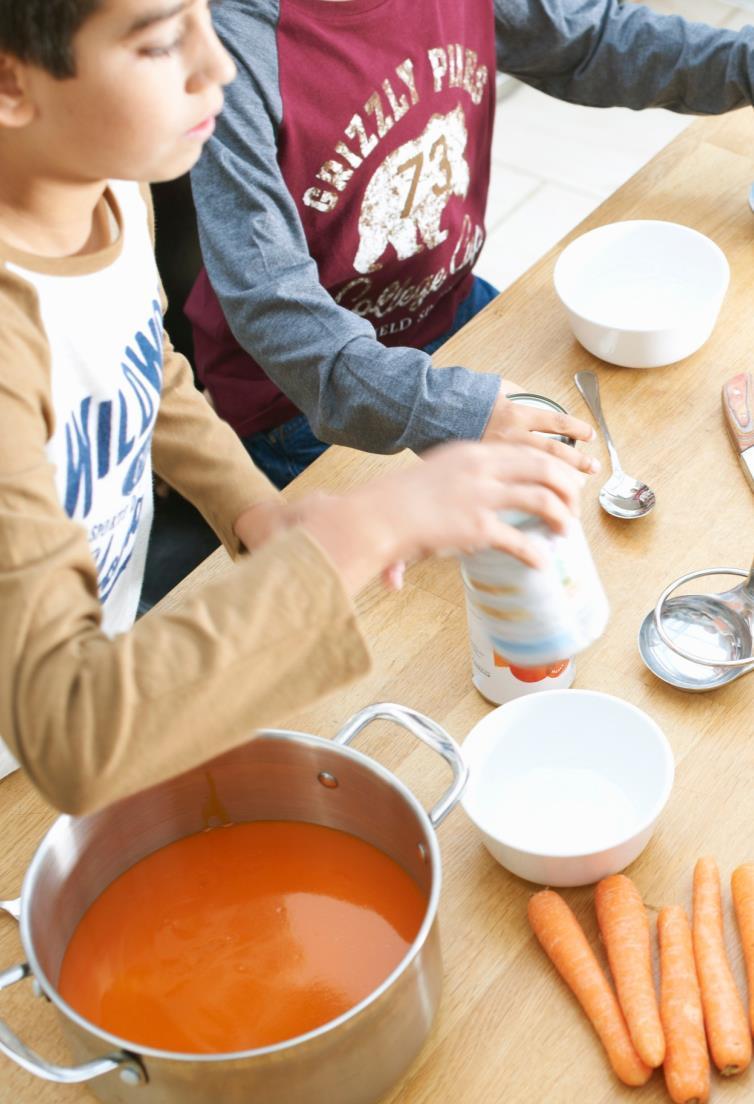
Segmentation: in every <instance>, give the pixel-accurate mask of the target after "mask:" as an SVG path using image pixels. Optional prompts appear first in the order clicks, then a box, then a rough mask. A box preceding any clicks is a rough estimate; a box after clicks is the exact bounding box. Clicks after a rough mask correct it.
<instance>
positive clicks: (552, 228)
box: [475, 0, 754, 290]
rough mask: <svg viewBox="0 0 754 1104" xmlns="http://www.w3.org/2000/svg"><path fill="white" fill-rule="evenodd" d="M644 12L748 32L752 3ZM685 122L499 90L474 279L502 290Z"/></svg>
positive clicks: (716, 2)
mask: <svg viewBox="0 0 754 1104" xmlns="http://www.w3.org/2000/svg"><path fill="white" fill-rule="evenodd" d="M650 6H651V7H653V8H655V9H656V10H658V11H662V12H669V13H675V14H680V15H683V16H685V17H686V18H687V19H697V20H703V21H705V22H707V23H713V24H715V25H716V26H724V27H728V28H732V29H737V28H739V27H742V26H743V25H744V24H746V23H754V0H738V3H737V4H732V3H728V2H723V0H650ZM747 6H748V8H749V10H748V11H746V10H742V9H745V8H746V7H747ZM690 121H691V119H690V117H689V116H683V115H674V114H673V113H672V112H669V111H660V110H651V111H639V112H636V111H629V110H627V109H625V108H607V109H600V108H592V107H576V106H574V105H572V104H566V103H562V102H560V101H559V100H553V99H551V98H550V97H549V96H545V95H543V94H542V93H541V92H535V91H534V90H533V89H531V88H527V87H526V86H524V85H519V84H515V83H510V84H508V85H506V86H505V88H504V91H503V93H502V96H501V99H500V102H499V103H498V109H497V120H496V123H495V135H494V139H493V144H492V177H491V181H490V197H489V203H488V207H487V235H488V237H487V242H486V244H485V247H484V249H483V251H482V255H481V257H480V259H479V261H478V262H477V265H476V267H475V271H476V272H477V273H478V275H480V276H483V277H484V278H485V279H487V280H489V281H490V283H492V284H494V285H495V286H496V287H497V288H499V289H500V290H502V289H503V288H505V287H507V286H508V285H509V284H511V283H512V282H513V281H514V280H515V279H516V278H517V277H518V276H520V275H521V273H522V272H525V271H526V269H527V268H529V266H530V265H531V264H533V262H534V261H536V260H537V259H538V258H539V257H541V256H542V254H543V253H546V252H547V250H548V249H550V248H551V247H552V246H553V245H554V244H555V243H556V242H557V241H559V240H560V239H561V238H562V237H563V235H564V234H566V233H567V232H568V231H569V230H571V229H572V227H574V226H575V225H576V224H577V223H578V222H580V221H581V220H582V219H583V218H585V217H586V216H587V215H588V214H589V213H590V212H591V211H592V210H594V208H595V207H597V206H598V204H599V203H601V202H602V200H603V199H605V198H606V197H607V196H608V195H610V193H611V192H613V191H615V189H616V188H617V187H619V186H620V185H621V184H622V183H623V182H624V181H625V180H627V179H628V177H630V176H632V175H633V173H635V172H636V171H637V169H639V168H641V166H642V165H644V164H645V163H646V162H647V161H648V160H649V159H650V158H651V157H652V156H653V155H654V154H655V153H656V152H657V151H658V150H659V149H661V148H662V147H663V146H664V145H666V144H667V143H668V142H669V141H670V140H671V139H672V138H674V137H675V135H676V134H678V133H679V132H680V131H681V130H683V128H684V127H685V126H687V125H688V123H689V122H690Z"/></svg>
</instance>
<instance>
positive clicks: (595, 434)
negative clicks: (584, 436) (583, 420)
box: [589, 426, 597, 441]
mask: <svg viewBox="0 0 754 1104" xmlns="http://www.w3.org/2000/svg"><path fill="white" fill-rule="evenodd" d="M596 436H597V430H596V429H595V428H594V426H592V427H591V430H590V433H589V440H590V441H593V440H594V438H595V437H596Z"/></svg>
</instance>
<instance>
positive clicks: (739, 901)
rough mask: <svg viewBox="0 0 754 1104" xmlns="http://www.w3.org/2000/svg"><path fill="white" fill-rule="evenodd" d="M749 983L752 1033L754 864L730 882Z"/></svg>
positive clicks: (735, 873) (738, 871) (746, 865)
mask: <svg viewBox="0 0 754 1104" xmlns="http://www.w3.org/2000/svg"><path fill="white" fill-rule="evenodd" d="M730 885H731V890H732V894H733V904H734V906H735V909H736V920H737V921H738V931H739V933H740V936H741V946H742V948H743V952H744V962H745V963H746V978H747V981H748V983H749V1027H750V1028H751V1030H752V1032H753V1033H754V863H744V865H743V866H738V867H736V869H735V870H734V871H733V876H732V878H731V880H730Z"/></svg>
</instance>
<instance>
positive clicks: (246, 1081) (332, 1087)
mask: <svg viewBox="0 0 754 1104" xmlns="http://www.w3.org/2000/svg"><path fill="white" fill-rule="evenodd" d="M377 718H382V719H387V720H391V721H394V722H395V723H397V724H398V725H400V726H402V727H403V728H406V729H408V730H409V731H410V732H412V733H413V734H414V735H415V736H417V737H418V738H419V739H420V740H422V741H424V743H426V744H428V745H429V746H430V747H432V748H433V749H434V750H435V751H437V752H438V753H439V754H440V755H442V756H443V758H444V759H446V760H447V761H448V763H449V764H450V766H451V768H452V771H453V781H452V783H451V785H450V787H449V789H448V790H447V792H446V793H445V794H444V796H443V797H442V798H441V799H440V800H439V801H438V802H437V804H436V805H435V806H434V807H433V808H432V810H431V811H430V813H429V814H427V813H425V811H424V809H423V808H422V807H421V805H420V804H419V803H418V801H417V800H416V798H415V797H414V796H413V794H412V793H411V792H410V791H409V790H408V789H407V788H406V787H405V786H404V785H403V784H402V783H401V782H400V781H399V780H398V779H397V778H396V777H395V776H394V775H393V774H391V773H390V772H389V771H388V770H386V769H385V768H384V767H382V766H381V765H380V764H379V763H376V762H375V761H374V760H372V759H370V758H368V757H367V756H365V755H363V754H362V753H360V752H358V751H355V750H353V749H352V748H350V747H348V746H347V745H348V744H349V743H350V741H351V740H352V739H353V738H354V736H356V734H357V733H358V732H360V731H361V730H362V729H363V728H364V726H365V725H367V724H368V723H369V722H370V721H372V720H375V719H377ZM465 782H466V769H465V767H464V765H463V761H462V759H461V756H460V753H459V750H458V748H457V746H456V745H455V744H454V742H453V741H452V740H451V739H450V737H449V736H447V734H446V733H445V732H444V731H443V730H442V729H441V728H439V726H437V725H436V724H435V723H434V722H433V721H431V720H429V719H428V718H427V717H424V716H422V715H421V714H419V713H416V712H414V711H413V710H411V709H407V708H404V707H402V706H397V705H391V704H386V703H385V704H380V705H373V706H370V707H368V708H367V709H364V710H362V711H361V712H360V713H358V714H357V715H356V716H355V717H353V718H352V719H351V720H350V721H349V722H348V723H347V724H346V725H345V726H344V727H343V728H342V729H341V730H340V732H339V733H338V734H337V736H336V737H335V739H334V740H324V739H321V738H319V737H316V736H310V735H306V734H303V733H300V732H288V731H278V730H270V731H265V732H261V733H259V734H258V735H257V736H256V737H255V738H254V739H253V740H251V741H250V742H249V743H248V744H246V745H244V746H243V747H240V748H238V749H236V750H235V751H232V752H229V753H228V754H226V755H224V756H222V757H220V758H218V759H215V760H213V761H212V762H211V763H209V764H206V765H204V766H203V767H200V768H197V769H196V770H193V771H190V772H189V773H188V774H185V775H182V776H180V777H179V778H175V779H172V780H171V781H169V782H165V783H163V784H161V785H159V786H156V787H155V788H153V789H150V790H147V791H145V792H143V793H140V794H136V795H135V796H133V797H129V798H126V799H125V800H124V801H121V802H119V803H117V804H116V805H113V806H111V807H109V808H107V809H104V810H102V811H100V812H97V813H93V814H91V815H89V816H82V817H69V816H62V817H59V818H58V820H56V821H55V823H54V824H53V826H52V828H51V829H50V831H49V832H48V833H47V835H46V836H45V838H44V839H43V841H42V843H41V844H40V846H39V848H38V850H37V852H36V854H35V856H34V858H33V860H32V862H31V865H30V866H29V869H28V871H27V874H26V877H25V878H24V883H23V887H22V891H21V897H20V899H19V900H18V901H5V902H0V906H2V907H3V908H5V911H6V912H9V913H10V914H11V915H13V916H15V917H16V918H17V919H19V920H20V925H21V940H22V943H23V947H24V951H25V954H26V956H27V960H28V961H27V962H26V963H24V964H22V965H20V966H14V967H11V968H10V969H8V970H5V971H4V972H3V973H0V989H3V988H5V987H7V986H9V985H12V984H13V983H15V982H16V981H20V980H21V979H22V978H24V977H27V976H29V975H33V977H34V978H36V981H37V983H38V985H39V987H40V988H41V990H42V991H43V992H44V993H45V994H46V995H47V996H48V997H49V999H50V1000H51V1001H52V1002H53V1003H54V1004H55V1005H56V1007H57V1009H58V1011H59V1013H60V1018H61V1022H62V1025H63V1029H64V1031H65V1034H66V1036H67V1039H68V1042H69V1045H70V1048H71V1051H72V1054H73V1058H74V1061H75V1062H77V1063H78V1064H77V1065H75V1066H72V1067H63V1066H54V1065H52V1064H50V1063H48V1062H45V1061H44V1059H42V1058H41V1057H40V1056H39V1055H37V1054H36V1053H34V1052H32V1051H31V1050H29V1049H28V1048H27V1047H26V1046H25V1045H24V1044H23V1043H22V1042H21V1040H20V1039H18V1038H17V1037H16V1036H15V1035H14V1034H13V1033H12V1032H11V1031H10V1030H9V1028H8V1027H7V1026H6V1025H5V1024H4V1023H2V1022H0V1051H2V1052H3V1053H4V1054H5V1055H7V1056H8V1057H9V1058H11V1059H12V1060H13V1061H14V1062H17V1063H18V1064H19V1065H21V1066H23V1067H24V1068H25V1069H27V1070H28V1071H29V1072H30V1073H33V1074H36V1075H37V1076H38V1077H43V1078H46V1079H47V1080H51V1081H57V1082H61V1083H71V1082H82V1081H87V1082H88V1081H91V1085H90V1088H91V1091H92V1092H93V1093H94V1094H95V1096H97V1097H98V1098H99V1099H100V1100H103V1101H106V1102H108V1104H116V1102H118V1104H121V1102H122V1104H126V1102H127V1104H241V1101H243V1102H244V1104H372V1102H374V1101H377V1100H379V1098H380V1097H381V1096H383V1094H384V1093H386V1092H387V1090H388V1089H389V1088H391V1086H393V1085H394V1084H395V1083H396V1082H397V1081H398V1080H399V1079H400V1077H401V1076H402V1075H403V1073H404V1072H405V1070H406V1069H407V1068H408V1066H409V1065H410V1063H411V1062H412V1061H413V1059H414V1058H415V1056H416V1054H417V1053H418V1051H419V1050H420V1048H421V1046H422V1044H423V1043H424V1040H425V1038H426V1036H427V1034H428V1032H429V1029H430V1026H431V1024H432V1020H433V1017H434V1015H435V1011H436V1009H437V1005H438V1003H439V999H440V989H441V973H442V966H441V959H440V943H439V934H438V926H437V907H438V902H439V896H440V852H439V848H438V844H437V838H436V836H435V828H436V826H437V825H438V824H439V823H440V821H441V820H442V819H443V817H445V815H446V814H447V813H448V812H449V811H450V809H451V808H452V807H453V805H454V804H455V803H456V801H457V800H458V798H459V797H460V795H461V791H462V790H463V787H464V784H465ZM217 817H219V818H220V819H221V820H224V819H226V818H227V820H229V821H231V822H233V821H244V820H262V819H282V820H304V821H310V822H312V823H316V824H323V825H327V826H329V827H332V828H341V829H343V830H344V831H346V832H351V833H353V834H354V835H356V836H360V837H361V838H362V839H364V840H367V841H368V842H370V843H373V844H375V845H376V846H377V847H379V848H381V849H382V850H383V851H384V852H386V853H387V854H388V855H390V856H391V857H392V858H393V859H395V860H396V861H397V862H398V863H400V865H401V866H403V867H404V869H405V870H407V871H408V872H409V873H410V874H411V875H412V876H413V878H414V879H415V880H416V881H417V883H418V884H419V885H420V886H421V888H422V889H423V890H424V892H425V893H426V896H427V909H426V913H425V916H424V920H423V922H422V926H421V928H420V930H419V933H418V935H417V937H416V939H415V940H414V942H413V944H412V946H411V947H410V948H409V950H408V952H407V954H406V956H405V957H404V959H403V960H402V961H401V962H400V963H399V965H398V966H397V967H396V969H395V970H394V971H393V973H392V974H391V975H390V976H389V977H388V978H387V979H386V980H385V981H384V982H383V984H382V985H380V986H379V988H377V989H375V991H374V992H373V993H372V994H371V995H370V996H369V997H367V998H366V1000H364V1001H362V1002H361V1003H360V1004H358V1005H356V1006H355V1007H354V1008H352V1009H351V1010H350V1011H349V1012H347V1013H346V1014H345V1015H343V1016H341V1017H339V1018H338V1019H337V1020H334V1021H332V1022H331V1023H329V1024H326V1025H324V1026H323V1027H321V1028H319V1029H318V1030H316V1031H312V1032H309V1033H308V1034H307V1035H302V1036H300V1037H299V1038H297V1039H291V1040H289V1041H287V1042H284V1043H280V1044H278V1045H276V1046H271V1047H264V1048H260V1049H257V1050H249V1051H244V1052H240V1053H234V1054H218V1055H186V1054H175V1053H170V1052H168V1051H162V1050H154V1049H150V1048H147V1047H140V1046H136V1045H134V1044H133V1043H130V1042H129V1041H128V1040H125V1039H119V1038H117V1037H116V1036H113V1035H110V1034H108V1033H107V1032H105V1031H102V1030H100V1029H98V1028H97V1027H96V1026H94V1025H93V1024H90V1023H89V1022H88V1021H86V1020H84V1019H82V1017H81V1016H79V1015H78V1014H77V1013H76V1012H74V1010H73V1009H72V1008H71V1007H70V1006H69V1005H68V1004H67V1003H66V1002H65V1001H64V1000H63V999H62V998H61V997H60V995H59V993H58V992H57V989H56V984H57V979H58V975H59V972H60V965H61V961H62V958H63V954H64V952H65V949H66V946H67V944H68V941H69V939H70V937H71V935H72V933H73V931H74V929H75V927H76V925H77V924H78V922H79V920H80V919H81V917H82V915H83V913H84V912H85V911H86V909H87V908H88V907H89V905H90V904H91V903H92V901H93V900H94V899H95V898H96V897H97V896H98V895H99V893H100V892H101V891H102V890H103V889H104V888H105V886H107V885H108V884H109V883H110V882H112V881H113V879H114V878H116V877H117V876H118V875H119V874H121V873H122V872H123V871H124V870H126V869H127V868H128V867H130V866H132V865H133V864H134V863H135V862H137V861H138V860H139V859H141V858H143V857H144V856H145V855H148V854H150V853H151V852H152V851H154V850H156V849H157V848H158V847H162V846H164V845H165V844H167V843H170V842H172V841H173V840H176V839H180V838H181V837H183V836H186V835H189V834H190V833H192V832H197V831H200V830H201V829H202V828H205V827H207V825H208V823H212V822H213V819H214V818H217ZM214 822H217V821H216V820H215V821H214Z"/></svg>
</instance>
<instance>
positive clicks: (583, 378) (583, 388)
mask: <svg viewBox="0 0 754 1104" xmlns="http://www.w3.org/2000/svg"><path fill="white" fill-rule="evenodd" d="M573 378H574V381H575V383H576V386H577V387H578V389H579V391H580V392H581V396H582V398H583V400H584V402H585V403H586V405H587V406H588V407H589V409H590V410H591V412H592V414H593V415H594V417H595V419H596V421H597V425H598V426H599V427H600V429H601V430H602V433H603V435H604V438H605V444H606V445H607V451H608V452H609V454H610V463H611V464H612V466H613V471H614V472H622V471H623V468H622V467H621V464H620V460H619V459H618V453H617V452H616V451H615V445H614V444H613V439H612V437H611V436H610V430H609V429H608V428H607V422H606V421H605V415H604V414H603V413H602V403H601V402H600V385H599V382H598V381H597V377H596V376H595V374H594V372H577V373H576V375H575V376H574V377H573Z"/></svg>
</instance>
